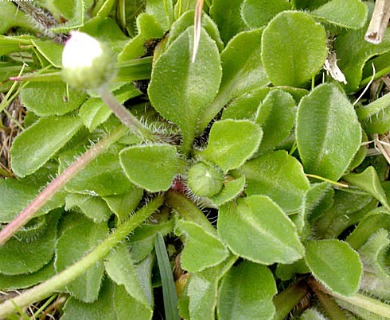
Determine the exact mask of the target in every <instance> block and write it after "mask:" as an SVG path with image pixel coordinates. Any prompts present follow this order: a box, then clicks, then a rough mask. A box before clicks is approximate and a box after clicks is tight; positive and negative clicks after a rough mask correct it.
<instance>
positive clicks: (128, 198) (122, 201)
mask: <svg viewBox="0 0 390 320" xmlns="http://www.w3.org/2000/svg"><path fill="white" fill-rule="evenodd" d="M143 194H144V192H143V190H142V189H140V188H137V187H135V186H134V187H133V188H132V189H131V190H129V191H128V192H126V193H123V194H118V195H111V196H106V197H103V199H104V201H106V203H107V205H108V207H109V208H110V209H111V211H112V212H113V213H114V214H115V215H116V217H117V218H118V224H121V223H122V222H124V221H125V220H126V219H127V218H128V217H130V215H131V214H132V213H133V211H134V210H135V209H136V208H137V206H138V204H139V202H140V201H141V199H142V196H143Z"/></svg>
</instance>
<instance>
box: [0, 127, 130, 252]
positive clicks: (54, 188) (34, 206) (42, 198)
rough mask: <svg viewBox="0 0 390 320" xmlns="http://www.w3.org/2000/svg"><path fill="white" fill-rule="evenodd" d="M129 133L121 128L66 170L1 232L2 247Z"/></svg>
mask: <svg viewBox="0 0 390 320" xmlns="http://www.w3.org/2000/svg"><path fill="white" fill-rule="evenodd" d="M127 132H128V129H127V128H126V127H120V128H118V129H116V130H115V131H114V132H112V133H111V134H110V135H108V136H107V137H106V138H104V139H103V140H101V141H100V142H98V143H97V144H96V145H94V146H93V147H92V148H91V149H89V150H88V151H87V152H86V153H84V154H83V155H82V156H81V157H80V158H78V159H77V160H76V161H75V162H74V163H72V164H71V165H70V166H69V167H68V168H66V169H65V170H64V171H63V172H62V173H61V174H60V175H59V176H58V177H57V178H55V179H54V180H53V181H52V182H51V183H49V184H48V185H47V187H46V188H45V189H44V190H43V191H42V192H41V193H40V194H39V195H38V196H37V197H36V198H35V199H34V200H33V201H32V202H31V203H30V204H29V205H28V206H27V207H26V208H25V209H24V210H23V211H22V212H21V213H20V214H19V215H18V216H17V217H16V218H15V219H14V220H13V221H12V222H10V223H9V224H8V225H7V226H6V227H5V228H4V229H3V230H1V231H0V246H2V245H4V243H5V242H6V241H7V240H8V239H9V238H11V237H12V236H13V235H14V234H15V233H16V231H17V230H18V229H19V228H21V227H22V226H24V225H25V224H26V223H27V222H28V221H29V220H30V219H31V218H33V216H34V214H36V213H37V212H38V210H39V209H41V208H42V207H43V206H44V205H45V204H46V202H47V201H49V200H50V199H51V198H52V197H53V195H54V194H55V193H56V192H58V191H59V190H61V189H62V187H64V186H65V184H66V183H67V182H69V181H70V180H71V179H72V178H73V177H74V176H75V175H76V174H77V173H78V172H80V171H81V170H82V169H84V168H85V167H86V166H87V165H88V164H89V163H90V162H91V161H92V160H94V159H95V158H96V157H97V156H98V155H100V154H101V153H103V152H104V151H105V150H106V149H107V147H108V146H109V145H111V144H113V143H114V142H116V141H117V140H119V139H120V138H121V137H123V136H124V135H125V134H126V133H127Z"/></svg>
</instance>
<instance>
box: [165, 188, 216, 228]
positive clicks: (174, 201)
mask: <svg viewBox="0 0 390 320" xmlns="http://www.w3.org/2000/svg"><path fill="white" fill-rule="evenodd" d="M167 204H168V206H170V207H171V208H172V209H174V210H175V211H176V212H177V213H178V214H179V215H180V216H181V217H183V218H184V220H187V221H193V222H196V223H197V224H199V225H200V226H202V227H203V228H204V229H206V230H207V231H209V232H211V233H212V234H215V233H216V230H215V229H214V227H213V226H212V225H211V223H210V221H209V220H207V218H206V216H205V215H204V214H203V212H202V211H201V210H199V208H198V207H197V206H196V205H195V204H194V203H193V202H192V201H190V200H189V199H187V198H186V197H184V196H183V195H181V194H180V193H177V192H174V191H170V192H168V193H167Z"/></svg>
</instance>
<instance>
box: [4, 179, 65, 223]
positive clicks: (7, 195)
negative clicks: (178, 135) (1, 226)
mask: <svg viewBox="0 0 390 320" xmlns="http://www.w3.org/2000/svg"><path fill="white" fill-rule="evenodd" d="M46 184H47V181H31V180H29V179H20V180H17V179H2V180H0V222H1V223H6V222H11V221H12V220H13V219H14V218H15V217H16V216H17V215H18V214H19V213H20V212H21V211H22V210H23V209H24V208H25V207H26V206H27V205H28V204H29V203H30V202H31V201H33V200H34V198H35V197H36V196H37V195H38V194H39V191H40V190H41V189H42V188H43V187H44V186H45V185H46ZM64 202H65V192H59V193H57V194H55V195H54V196H53V197H52V198H51V199H50V200H49V201H48V202H47V203H46V204H45V205H44V206H43V208H42V209H40V210H39V211H38V214H35V217H37V216H38V215H41V214H45V213H48V212H49V211H51V210H53V209H56V208H58V207H62V206H63V204H64Z"/></svg>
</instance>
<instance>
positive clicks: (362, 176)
mask: <svg viewBox="0 0 390 320" xmlns="http://www.w3.org/2000/svg"><path fill="white" fill-rule="evenodd" d="M344 180H345V181H347V182H349V183H351V184H353V185H355V186H357V187H359V188H360V189H362V190H364V191H366V192H368V193H369V194H371V195H372V196H373V197H375V198H376V199H378V201H379V202H381V203H382V205H383V206H384V207H386V208H387V210H389V211H390V206H389V203H388V201H387V197H386V193H385V191H384V190H383V188H382V186H381V182H380V181H379V177H378V174H377V172H376V171H375V169H374V167H371V166H370V167H368V168H366V170H364V171H363V172H362V173H359V174H356V173H351V174H349V175H347V176H345V177H344Z"/></svg>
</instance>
